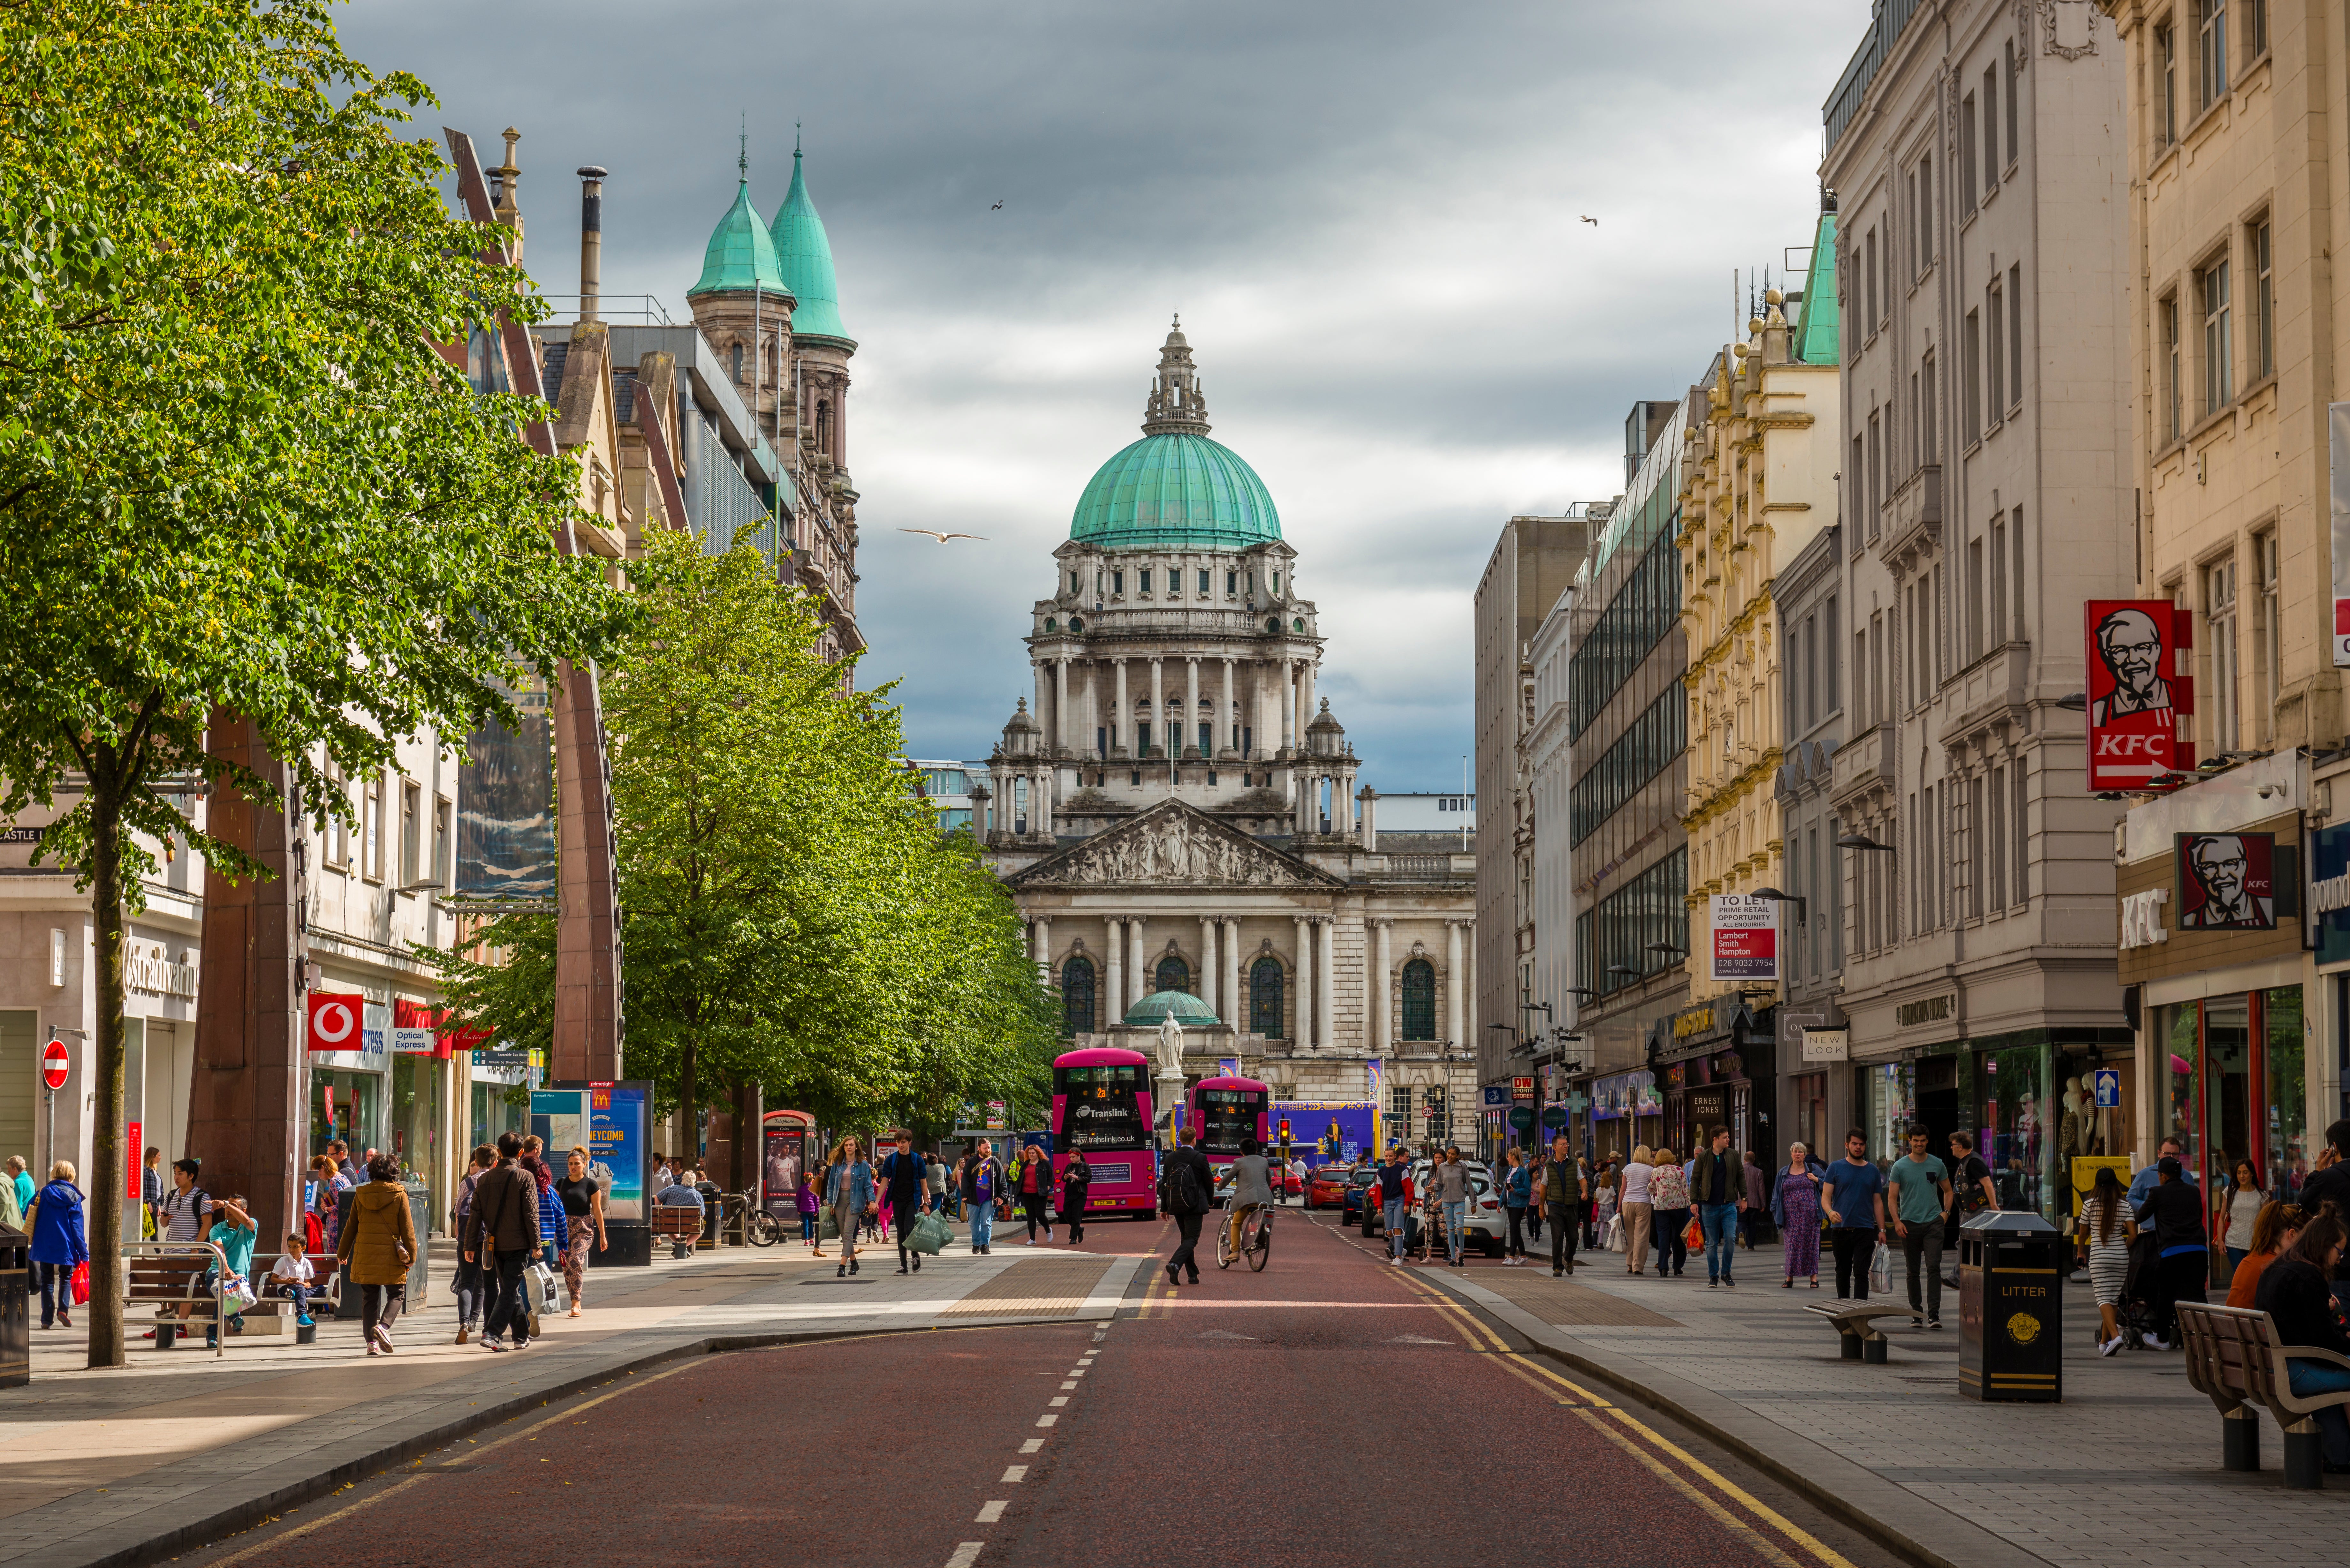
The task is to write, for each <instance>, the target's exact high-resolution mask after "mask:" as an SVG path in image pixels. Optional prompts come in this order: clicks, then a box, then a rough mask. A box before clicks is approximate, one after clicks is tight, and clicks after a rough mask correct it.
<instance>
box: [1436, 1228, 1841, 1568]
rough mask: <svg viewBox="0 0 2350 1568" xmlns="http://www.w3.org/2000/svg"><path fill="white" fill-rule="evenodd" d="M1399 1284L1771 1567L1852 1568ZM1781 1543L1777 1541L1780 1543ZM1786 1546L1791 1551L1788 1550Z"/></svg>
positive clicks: (1677, 1453)
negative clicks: (1699, 1510)
mask: <svg viewBox="0 0 2350 1568" xmlns="http://www.w3.org/2000/svg"><path fill="white" fill-rule="evenodd" d="M1404 1283H1405V1284H1407V1285H1409V1287H1410V1288H1411V1289H1412V1290H1413V1291H1414V1292H1415V1293H1418V1294H1419V1295H1420V1296H1422V1297H1423V1298H1425V1299H1426V1300H1427V1302H1428V1304H1429V1306H1430V1308H1432V1309H1433V1310H1434V1311H1435V1313H1436V1314H1437V1316H1439V1317H1440V1318H1441V1319H1443V1320H1444V1321H1445V1322H1446V1323H1449V1324H1451V1325H1452V1326H1453V1327H1454V1328H1456V1329H1458V1330H1459V1331H1460V1333H1461V1337H1462V1339H1463V1340H1464V1341H1466V1343H1467V1345H1468V1347H1469V1349H1470V1351H1471V1354H1474V1355H1490V1356H1492V1357H1493V1361H1494V1365H1496V1366H1500V1367H1501V1368H1502V1370H1503V1371H1504V1372H1507V1373H1508V1374H1510V1376H1513V1377H1515V1378H1517V1379H1518V1380H1519V1381H1520V1382H1523V1383H1524V1384H1526V1385H1527V1386H1530V1387H1532V1388H1533V1389H1534V1391H1535V1392H1536V1393H1538V1394H1540V1395H1542V1396H1543V1397H1544V1398H1547V1399H1550V1400H1552V1401H1554V1402H1555V1403H1556V1404H1558V1405H1560V1406H1562V1407H1565V1408H1566V1409H1568V1410H1571V1411H1573V1412H1574V1414H1575V1417H1576V1418H1577V1419H1578V1420H1580V1421H1582V1422H1583V1424H1584V1425H1586V1426H1587V1427H1589V1428H1591V1429H1592V1430H1593V1431H1595V1432H1596V1433H1598V1434H1599V1435H1600V1436H1601V1437H1602V1438H1606V1439H1607V1441H1609V1442H1611V1443H1613V1444H1615V1445H1616V1446H1617V1448H1619V1449H1623V1450H1624V1452H1625V1453H1627V1454H1628V1455H1630V1456H1631V1458H1632V1459H1633V1460H1634V1461H1635V1462H1636V1463H1638V1464H1639V1465H1641V1466H1643V1467H1644V1468H1646V1469H1648V1470H1649V1471H1651V1472H1652V1473H1653V1474H1655V1475H1656V1477H1657V1478H1658V1479H1659V1480H1662V1481H1663V1482H1664V1483H1665V1484H1666V1485H1667V1486H1669V1487H1671V1488H1672V1489H1673V1490H1676V1491H1678V1492H1679V1493H1680V1494H1681V1495H1682V1496H1683V1497H1686V1498H1688V1499H1689V1500H1690V1501H1691V1502H1694V1503H1695V1504H1697V1506H1698V1507H1699V1508H1700V1509H1702V1510H1704V1511H1705V1512H1706V1513H1707V1514H1709V1515H1711V1517H1712V1518H1714V1519H1715V1520H1717V1521H1720V1522H1721V1525H1722V1526H1723V1527H1724V1528H1725V1529H1727V1530H1729V1531H1730V1532H1732V1533H1733V1534H1735V1535H1737V1536H1738V1537H1739V1538H1740V1539H1741V1540H1742V1541H1743V1542H1745V1543H1746V1544H1748V1545H1750V1546H1752V1548H1753V1549H1754V1552H1755V1554H1756V1555H1757V1556H1759V1557H1761V1558H1762V1559H1763V1561H1764V1562H1766V1563H1771V1564H1773V1568H1806V1564H1817V1565H1818V1568H1853V1564H1852V1562H1851V1560H1850V1559H1848V1558H1846V1556H1845V1555H1844V1554H1843V1553H1842V1552H1838V1551H1836V1550H1835V1548H1834V1547H1832V1546H1830V1545H1829V1544H1828V1543H1827V1542H1824V1541H1822V1540H1820V1539H1819V1538H1818V1537H1817V1536H1815V1535H1813V1534H1812V1533H1810V1532H1808V1531H1805V1530H1803V1529H1801V1528H1799V1527H1798V1526H1797V1525H1795V1524H1794V1522H1793V1521H1790V1520H1788V1519H1787V1518H1785V1517H1784V1516H1783V1515H1782V1514H1781V1513H1779V1511H1777V1510H1775V1509H1773V1508H1772V1507H1771V1506H1770V1505H1769V1504H1767V1503H1765V1502H1763V1501H1762V1500H1761V1499H1760V1498H1757V1497H1755V1496H1754V1495H1753V1494H1752V1492H1749V1491H1747V1490H1745V1489H1744V1488H1742V1487H1741V1486H1739V1485H1738V1484H1737V1483H1735V1482H1734V1481H1732V1480H1730V1478H1729V1477H1727V1476H1725V1475H1723V1474H1722V1473H1721V1471H1719V1470H1717V1469H1714V1468H1713V1467H1712V1466H1711V1465H1709V1464H1707V1463H1706V1462H1705V1461H1704V1460H1702V1459H1699V1458H1698V1457H1697V1456H1696V1455H1694V1454H1692V1453H1690V1451H1689V1450H1688V1449H1684V1448H1682V1447H1681V1446H1680V1445H1679V1444H1678V1443H1676V1442H1674V1441H1672V1440H1671V1439H1670V1438H1667V1437H1666V1436H1665V1435H1664V1434H1663V1433H1661V1432H1659V1431H1658V1430H1657V1429H1656V1428H1653V1427H1650V1426H1648V1424H1647V1423H1646V1422H1644V1421H1642V1420H1640V1419H1639V1418H1638V1417H1635V1416H1634V1415H1633V1414H1632V1413H1631V1412H1630V1411H1628V1410H1626V1409H1625V1408H1624V1407H1621V1406H1620V1405H1617V1404H1615V1403H1614V1402H1612V1401H1610V1400H1607V1399H1603V1398H1601V1397H1599V1396H1598V1395H1596V1394H1595V1393H1593V1392H1592V1391H1591V1390H1590V1389H1588V1388H1586V1387H1585V1386H1583V1385H1581V1384H1580V1383H1576V1382H1574V1381H1572V1380H1571V1379H1569V1378H1566V1377H1563V1376H1559V1374H1557V1373H1555V1372H1554V1371H1552V1370H1551V1369H1550V1368H1549V1367H1547V1366H1544V1365H1543V1364H1542V1363H1541V1362H1540V1361H1538V1360H1535V1359H1534V1357H1532V1356H1527V1355H1520V1354H1518V1353H1517V1352H1516V1351H1514V1350H1512V1349H1511V1348H1510V1346H1509V1343H1508V1342H1507V1341H1505V1340H1504V1339H1503V1338H1502V1336H1501V1335H1500V1334H1495V1333H1494V1332H1493V1331H1492V1329H1491V1328H1489V1327H1487V1326H1486V1325H1485V1324H1483V1323H1482V1322H1480V1321H1479V1320H1478V1319H1477V1318H1476V1316H1475V1315H1474V1314H1471V1313H1470V1311H1469V1310H1468V1309H1467V1308H1466V1307H1464V1306H1462V1305H1461V1303H1459V1302H1457V1301H1455V1300H1454V1299H1453V1298H1452V1297H1451V1296H1449V1295H1447V1294H1445V1293H1442V1292H1440V1291H1438V1290H1435V1289H1433V1288H1432V1287H1430V1286H1428V1285H1424V1284H1422V1283H1420V1282H1419V1281H1418V1280H1416V1279H1413V1278H1411V1277H1410V1276H1409V1275H1406V1276H1405V1278H1404ZM1660 1456H1661V1457H1660ZM1700 1483H1702V1484H1700ZM1748 1516H1751V1517H1748ZM1782 1541H1783V1542H1785V1543H1786V1544H1785V1545H1784V1546H1783V1545H1782V1544H1781V1542H1782ZM1789 1547H1792V1548H1793V1549H1794V1552H1793V1553H1791V1552H1790V1551H1789V1550H1788V1548H1789ZM1796 1554H1800V1555H1796Z"/></svg>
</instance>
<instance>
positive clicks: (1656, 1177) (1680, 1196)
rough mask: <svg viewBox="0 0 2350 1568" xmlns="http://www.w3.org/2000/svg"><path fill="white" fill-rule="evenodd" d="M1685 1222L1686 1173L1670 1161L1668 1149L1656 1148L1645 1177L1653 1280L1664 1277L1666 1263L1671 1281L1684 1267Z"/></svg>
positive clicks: (1686, 1258) (1687, 1214) (1687, 1219)
mask: <svg viewBox="0 0 2350 1568" xmlns="http://www.w3.org/2000/svg"><path fill="white" fill-rule="evenodd" d="M1689 1222H1690V1189H1689V1173H1688V1172H1687V1171H1685V1170H1683V1169H1682V1168H1681V1167H1680V1162H1679V1161H1678V1160H1676V1159H1674V1158H1673V1151H1672V1150H1671V1149H1669V1148H1660V1149H1659V1150H1657V1158H1656V1161H1655V1165H1654V1168H1652V1169H1651V1170H1650V1172H1649V1174H1648V1223H1649V1225H1650V1227H1651V1228H1652V1230H1653V1233H1654V1234H1655V1236H1656V1238H1657V1278H1659V1279H1660V1280H1661V1279H1663V1278H1664V1277H1665V1275H1666V1272H1667V1271H1666V1265H1667V1264H1668V1263H1670V1264H1671V1273H1672V1276H1673V1278H1675V1279H1679V1277H1680V1273H1681V1270H1682V1269H1684V1268H1686V1267H1687V1266H1688V1264H1689V1237H1688V1236H1687V1235H1686V1234H1684V1231H1685V1228H1686V1227H1687V1226H1688V1224H1689Z"/></svg>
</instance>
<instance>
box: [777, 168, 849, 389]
mask: <svg viewBox="0 0 2350 1568" xmlns="http://www.w3.org/2000/svg"><path fill="white" fill-rule="evenodd" d="M770 233H771V234H772V235H773V237H774V240H775V260H776V265H779V266H780V267H781V268H782V269H783V274H784V281H785V283H786V284H789V285H790V286H791V290H792V296H793V297H794V298H795V299H797V300H798V301H799V303H798V304H797V305H796V306H794V307H793V309H792V336H793V337H837V338H839V339H840V340H841V341H842V342H844V343H849V344H851V345H852V346H853V344H854V339H852V338H851V337H849V336H848V328H847V327H843V326H842V325H841V324H840V285H839V284H838V282H837V281H836V280H835V279H834V277H833V274H832V241H831V239H830V238H829V237H828V236H827V235H826V234H825V232H824V220H823V219H822V218H819V217H817V216H816V203H815V202H811V201H809V200H808V193H807V181H806V179H805V178H803V177H802V176H801V173H800V153H799V149H798V148H796V147H795V148H794V149H792V188H791V191H790V192H789V193H788V194H786V195H785V197H784V210H783V211H782V212H780V213H776V214H775V228H774V229H773V230H772V231H770Z"/></svg>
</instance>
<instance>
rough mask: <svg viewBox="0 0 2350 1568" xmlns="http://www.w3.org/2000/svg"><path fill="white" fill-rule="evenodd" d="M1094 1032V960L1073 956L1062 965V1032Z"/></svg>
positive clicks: (1068, 1033) (1069, 1033) (1066, 1033)
mask: <svg viewBox="0 0 2350 1568" xmlns="http://www.w3.org/2000/svg"><path fill="white" fill-rule="evenodd" d="M1093 1032H1094V961H1093V960H1091V959H1088V958H1073V959H1071V960H1070V961H1068V962H1066V963H1065V964H1063V965H1062V966H1061V1033H1063V1034H1064V1035H1076V1034H1091V1033H1093Z"/></svg>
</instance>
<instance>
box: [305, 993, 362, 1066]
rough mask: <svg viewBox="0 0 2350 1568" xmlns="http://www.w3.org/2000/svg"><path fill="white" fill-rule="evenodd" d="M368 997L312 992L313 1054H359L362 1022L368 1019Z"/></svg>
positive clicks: (311, 1037)
mask: <svg viewBox="0 0 2350 1568" xmlns="http://www.w3.org/2000/svg"><path fill="white" fill-rule="evenodd" d="M366 1007H367V998H366V997H364V996H361V995H359V992H351V993H349V994H348V995H341V994H338V993H336V992H326V991H314V992H311V993H310V1049H311V1050H313V1051H356V1050H358V1049H359V1022H360V1020H361V1019H362V1018H364V1017H365V1016H366V1011H365V1010H366Z"/></svg>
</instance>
